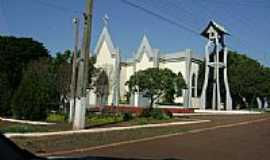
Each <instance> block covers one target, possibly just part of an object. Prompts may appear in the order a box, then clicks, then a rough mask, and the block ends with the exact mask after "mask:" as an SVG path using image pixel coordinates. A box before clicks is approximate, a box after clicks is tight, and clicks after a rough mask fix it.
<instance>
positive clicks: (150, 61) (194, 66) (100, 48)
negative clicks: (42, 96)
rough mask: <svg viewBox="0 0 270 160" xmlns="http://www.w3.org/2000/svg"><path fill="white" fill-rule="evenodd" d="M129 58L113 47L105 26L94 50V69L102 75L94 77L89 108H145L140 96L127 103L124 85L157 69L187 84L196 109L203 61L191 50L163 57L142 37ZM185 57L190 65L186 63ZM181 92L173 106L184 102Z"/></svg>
mask: <svg viewBox="0 0 270 160" xmlns="http://www.w3.org/2000/svg"><path fill="white" fill-rule="evenodd" d="M132 55H133V57H129V58H127V57H124V56H123V54H122V53H121V52H120V49H119V48H117V47H116V46H115V45H114V43H113V41H112V37H111V34H110V32H109V28H108V24H107V23H105V25H104V27H103V29H102V32H101V34H100V36H99V38H98V41H97V45H96V48H95V50H94V56H96V63H95V67H97V68H100V69H101V70H102V71H101V73H100V74H99V75H97V77H95V81H96V82H97V84H98V85H96V87H95V88H94V89H92V90H91V91H90V93H89V98H90V99H89V100H90V106H96V105H118V103H119V101H120V102H125V101H129V105H131V106H142V107H144V106H147V102H148V100H147V99H146V98H145V97H143V96H142V95H141V94H139V95H138V96H137V98H136V95H131V96H129V99H127V98H128V97H127V94H128V86H126V85H125V83H126V82H127V81H128V80H129V78H130V77H131V76H132V75H133V74H134V73H135V72H137V71H140V70H145V69H147V68H151V67H159V68H168V69H170V70H172V71H173V72H174V73H176V74H179V73H181V74H182V76H183V78H184V80H185V81H186V83H187V82H188V81H189V83H187V84H190V86H188V89H189V90H190V95H192V98H191V99H192V100H191V101H192V106H193V107H199V106H197V105H198V104H199V103H198V102H199V101H198V100H199V98H198V93H197V85H198V74H199V62H200V61H201V60H202V59H201V58H200V57H199V56H198V55H196V54H195V53H194V52H193V51H192V50H191V49H184V50H181V51H176V52H174V53H164V52H162V50H161V49H159V48H155V47H153V46H152V45H151V43H150V40H149V38H148V37H147V36H146V35H144V36H143V37H142V39H141V42H140V45H139V46H138V48H137V49H136V51H135V52H134V53H133V54H132ZM188 57H190V60H191V61H188ZM189 62H191V65H190V64H189ZM189 68H190V72H188V70H189ZM184 92H185V90H183V93H182V95H183V96H180V97H175V103H183V102H184V98H183V97H184V95H185V94H184Z"/></svg>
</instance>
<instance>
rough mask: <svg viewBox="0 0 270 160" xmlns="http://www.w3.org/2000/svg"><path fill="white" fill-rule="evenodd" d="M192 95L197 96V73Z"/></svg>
mask: <svg viewBox="0 0 270 160" xmlns="http://www.w3.org/2000/svg"><path fill="white" fill-rule="evenodd" d="M194 97H196V98H197V97H198V75H197V74H196V75H195V86H194Z"/></svg>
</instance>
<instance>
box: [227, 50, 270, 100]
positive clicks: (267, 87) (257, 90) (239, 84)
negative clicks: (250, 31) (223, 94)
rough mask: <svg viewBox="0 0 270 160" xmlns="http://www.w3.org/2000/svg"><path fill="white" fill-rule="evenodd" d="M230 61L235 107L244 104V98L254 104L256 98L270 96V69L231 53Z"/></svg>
mask: <svg viewBox="0 0 270 160" xmlns="http://www.w3.org/2000/svg"><path fill="white" fill-rule="evenodd" d="M228 59H229V61H228V77H229V84H230V89H231V94H232V97H233V100H234V102H235V105H237V104H241V103H243V98H246V99H247V100H248V102H249V103H254V100H255V98H256V97H264V96H270V80H269V77H270V71H269V68H266V67H264V66H262V65H261V64H260V63H259V62H257V61H256V60H253V59H251V58H249V57H247V56H246V55H240V54H237V53H236V52H230V54H229V57H228Z"/></svg>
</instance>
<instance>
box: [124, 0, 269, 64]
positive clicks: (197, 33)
mask: <svg viewBox="0 0 270 160" xmlns="http://www.w3.org/2000/svg"><path fill="white" fill-rule="evenodd" d="M122 2H124V3H125V4H127V5H129V6H131V7H134V8H137V9H139V10H141V11H143V12H145V13H148V14H150V15H152V16H155V17H156V18H159V19H161V20H163V21H166V22H168V23H170V24H172V25H174V26H176V27H178V28H180V29H182V30H186V31H188V32H190V33H193V34H195V35H197V36H200V37H201V35H200V33H199V32H197V31H196V30H194V29H192V28H191V27H189V26H187V25H183V24H180V23H178V22H176V21H174V20H173V19H172V18H168V17H166V16H164V15H161V14H159V13H158V12H155V11H153V10H150V9H148V8H146V7H145V6H141V5H138V4H136V3H132V2H130V1H127V0H122ZM166 2H167V3H168V1H166ZM175 5H176V4H175ZM163 6H164V7H165V6H166V5H163ZM152 7H153V3H152ZM166 7H167V8H166V10H167V11H170V10H171V9H170V8H168V6H166ZM174 7H175V6H174ZM157 8H158V9H159V10H162V8H161V7H157ZM181 11H183V10H181ZM166 14H167V15H170V13H169V12H167V13H166ZM170 16H172V15H170ZM173 17H175V19H178V20H179V18H178V17H177V16H175V15H173ZM231 37H232V38H233V39H235V40H237V41H238V42H239V43H241V44H242V46H245V48H246V49H248V48H250V46H249V45H248V43H247V41H244V40H242V39H241V40H240V38H238V37H236V36H235V35H233V36H231ZM229 47H230V48H231V49H233V47H231V46H229ZM253 49H254V48H253ZM234 50H235V49H234ZM255 50H257V51H258V52H259V53H264V57H266V52H265V51H259V50H258V49H255ZM235 51H237V50H235ZM264 63H265V64H266V62H264Z"/></svg>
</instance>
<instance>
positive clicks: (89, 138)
mask: <svg viewBox="0 0 270 160" xmlns="http://www.w3.org/2000/svg"><path fill="white" fill-rule="evenodd" d="M189 130H190V129H189V128H178V127H160V128H141V129H132V130H123V131H111V132H101V133H84V134H73V135H63V136H50V137H40V138H38V137H37V138H19V137H18V138H13V140H14V141H15V142H16V143H17V144H19V146H21V147H23V148H26V149H28V150H30V151H32V152H34V153H46V152H53V151H58V150H70V149H78V148H85V147H91V146H98V145H104V144H110V143H115V142H121V141H127V140H135V139H141V138H146V137H153V136H158V135H166V134H172V133H179V132H187V131H189Z"/></svg>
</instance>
